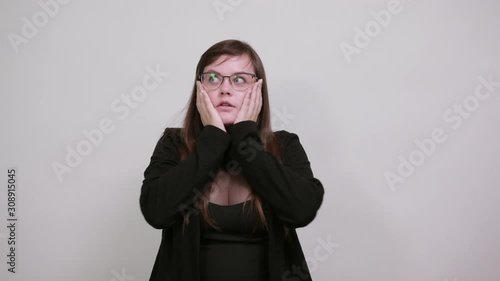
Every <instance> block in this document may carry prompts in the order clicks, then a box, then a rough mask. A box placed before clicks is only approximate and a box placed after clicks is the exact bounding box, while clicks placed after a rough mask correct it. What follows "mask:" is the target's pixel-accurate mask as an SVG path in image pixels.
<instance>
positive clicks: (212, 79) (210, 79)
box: [207, 73, 220, 84]
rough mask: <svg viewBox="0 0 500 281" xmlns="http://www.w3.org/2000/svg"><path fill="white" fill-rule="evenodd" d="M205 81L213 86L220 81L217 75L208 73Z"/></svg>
mask: <svg viewBox="0 0 500 281" xmlns="http://www.w3.org/2000/svg"><path fill="white" fill-rule="evenodd" d="M207 79H208V82H210V83H214V84H216V83H219V80H220V78H219V75H217V74H216V73H209V74H208V75H207Z"/></svg>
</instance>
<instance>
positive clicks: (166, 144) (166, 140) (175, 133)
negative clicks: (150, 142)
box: [157, 127, 182, 152]
mask: <svg viewBox="0 0 500 281" xmlns="http://www.w3.org/2000/svg"><path fill="white" fill-rule="evenodd" d="M181 145H182V138H181V128H177V127H167V128H165V130H163V133H162V135H161V137H160V139H159V140H158V144H157V149H161V150H162V151H163V152H166V151H170V152H177V151H178V150H179V148H180V147H181Z"/></svg>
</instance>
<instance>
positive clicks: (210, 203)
mask: <svg viewBox="0 0 500 281" xmlns="http://www.w3.org/2000/svg"><path fill="white" fill-rule="evenodd" d="M250 201H252V199H249V200H246V201H243V202H240V203H236V204H232V205H219V204H216V203H213V202H208V205H212V206H215V207H236V206H239V205H243V204H245V203H246V202H250Z"/></svg>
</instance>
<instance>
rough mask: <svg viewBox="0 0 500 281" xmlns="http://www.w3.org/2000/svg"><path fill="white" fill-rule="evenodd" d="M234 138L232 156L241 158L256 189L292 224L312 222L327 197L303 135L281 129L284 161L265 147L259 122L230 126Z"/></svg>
mask: <svg viewBox="0 0 500 281" xmlns="http://www.w3.org/2000/svg"><path fill="white" fill-rule="evenodd" d="M227 132H228V133H229V134H230V135H231V138H232V141H231V145H230V148H229V150H228V154H229V157H230V158H231V159H233V160H235V161H237V162H238V164H239V165H240V167H241V168H242V173H243V175H244V176H245V178H246V180H247V181H248V183H249V184H250V186H251V187H252V188H253V190H254V191H255V192H256V193H257V194H258V195H259V196H260V197H261V198H262V199H263V200H264V201H265V202H266V203H267V204H268V205H269V206H270V207H271V208H272V209H273V211H274V213H275V216H276V217H277V218H278V219H280V220H281V221H282V222H283V223H285V224H287V225H288V226H291V227H295V228H297V227H303V226H306V225H307V224H309V223H310V222H311V221H312V220H313V219H314V218H315V216H316V213H317V211H318V209H319V207H320V206H321V203H322V201H323V194H324V189H323V185H322V183H321V182H320V181H319V180H318V179H316V178H315V177H314V175H313V172H312V170H311V167H310V162H309V160H308V158H307V155H306V152H305V151H304V148H303V147H302V145H301V144H300V141H299V137H298V136H297V135H296V134H294V133H289V132H287V131H281V146H282V147H281V151H282V157H283V158H282V163H283V164H281V163H280V162H279V161H278V160H277V159H276V158H275V157H274V156H273V155H272V154H270V153H269V152H267V151H265V150H264V149H263V148H264V144H263V143H262V140H261V138H260V135H259V131H258V128H257V123H255V122H254V121H251V120H246V121H241V122H238V123H236V124H234V125H232V126H231V127H229V128H228V130H227Z"/></svg>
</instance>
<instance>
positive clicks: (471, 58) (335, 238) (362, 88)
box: [0, 0, 500, 281]
mask: <svg viewBox="0 0 500 281" xmlns="http://www.w3.org/2000/svg"><path fill="white" fill-rule="evenodd" d="M47 2H49V3H52V6H50V8H48V9H49V11H52V12H51V13H52V15H47V13H48V12H44V11H45V10H44V8H43V7H42V6H43V4H40V3H47ZM66 2H67V3H66ZM66 2H64V3H63V1H61V3H59V2H55V1H48V0H42V1H41V2H38V1H2V2H1V4H0V5H1V9H0V13H1V16H0V22H1V27H0V29H1V30H0V34H2V40H0V48H1V68H0V71H1V73H0V74H1V75H0V79H1V80H0V81H1V85H0V92H1V95H2V96H1V97H2V102H1V103H0V106H1V112H2V118H0V122H1V131H2V138H1V150H0V151H1V158H0V159H1V160H0V161H1V167H2V169H3V171H4V172H3V173H4V175H3V176H2V178H4V179H6V170H7V168H9V167H16V168H17V169H18V190H17V203H18V205H17V207H18V209H17V217H18V219H19V221H18V228H17V243H18V246H17V273H16V274H15V275H13V274H10V273H8V272H7V265H6V263H5V262H2V263H1V264H2V266H0V268H1V271H0V276H1V277H0V278H1V279H2V280H51V281H58V280H61V281H62V280H92V281H98V280H103V281H118V280H147V279H148V278H149V274H150V271H151V268H152V266H153V261H154V258H155V255H156V252H157V250H158V246H159V242H160V234H161V232H160V231H159V230H155V229H153V228H152V227H150V226H149V225H147V224H146V222H145V221H144V219H143V217H142V215H141V213H140V210H139V205H138V198H139V192H140V186H141V182H142V179H143V174H142V173H143V171H144V169H145V168H146V166H147V165H148V163H149V157H150V156H151V153H152V151H153V148H154V145H155V143H156V141H157V140H158V138H159V136H160V134H161V132H162V131H163V129H164V128H165V127H166V126H178V125H179V124H180V123H179V122H180V120H182V117H183V108H184V106H185V104H186V102H187V99H188V97H189V94H190V90H191V87H192V80H193V75H194V71H195V66H196V63H197V61H198V59H199V57H200V55H201V54H202V53H203V52H204V51H205V50H206V49H207V48H208V47H209V46H211V45H212V44H214V43H216V42H218V41H220V40H223V39H228V38H236V39H241V40H245V41H247V42H249V43H250V44H251V45H252V46H253V47H254V48H255V49H256V50H257V52H258V53H259V54H260V56H261V58H262V59H263V61H264V64H265V67H266V71H267V73H268V85H269V88H270V99H271V105H272V114H273V116H274V119H273V120H274V121H273V127H274V129H275V130H278V129H284V130H288V131H291V132H295V133H297V134H298V135H299V137H300V140H301V142H302V144H303V146H304V148H305V149H306V152H307V154H308V156H309V159H310V161H311V165H312V168H313V171H314V174H315V176H316V177H317V178H319V179H320V180H321V181H322V183H323V184H324V187H325V191H326V192H325V198H324V203H323V205H322V207H321V209H320V211H319V213H318V216H317V217H316V219H315V220H314V221H313V222H312V223H311V224H310V225H308V226H307V227H305V228H303V229H299V230H298V233H299V236H300V239H301V243H302V246H303V250H304V253H305V255H306V256H307V260H308V263H309V265H310V267H311V269H312V274H313V277H314V280H341V281H359V280H374V281H386V280H393V281H396V280H398V281H399V280H405V281H422V280H426V281H444V280H449V281H466V280H470V281H473V280H474V281H475V280H499V279H500V267H499V266H498V262H499V259H500V243H499V241H498V237H500V226H499V215H498V214H499V212H500V207H499V206H498V204H497V201H498V198H499V195H500V192H499V190H498V187H499V180H500V178H499V177H500V173H499V167H500V160H499V159H500V148H499V146H498V143H500V133H499V131H498V127H499V126H498V123H499V121H500V111H499V105H500V97H499V95H500V86H499V85H496V86H495V87H491V91H490V93H491V94H490V95H489V96H488V97H487V98H483V99H482V100H479V99H477V98H475V97H474V93H475V89H476V87H482V86H479V85H481V83H480V80H479V77H483V78H485V79H488V77H489V76H491V77H492V78H491V79H492V80H494V81H500V56H499V52H498V50H500V39H499V35H498V34H499V33H498V27H499V26H500V17H499V12H500V3H499V2H498V1H486V0H483V1H430V0H418V1H417V0H414V1H409V0H402V1H401V2H400V4H399V6H398V8H397V11H399V12H397V13H392V14H391V19H390V22H388V23H384V25H385V26H382V25H381V24H377V23H376V22H375V17H374V15H373V14H372V13H371V11H374V12H377V13H379V14H380V12H379V11H381V10H387V9H388V8H387V7H388V5H389V6H391V5H396V4H394V3H392V2H391V1H386V0H384V1H381V0H377V1H367V0H364V1H347V0H345V1H296V0H294V1H248V0H247V1H245V0H232V1H228V0H221V1H200V0H198V1H66ZM54 3H56V5H55V4H54ZM391 3H392V4H391ZM223 5H226V6H225V7H226V10H225V11H223V12H221V10H217V8H216V7H219V8H223ZM396 6H397V5H396ZM56 7H57V9H56ZM391 7H393V6H391ZM394 7H395V6H394ZM392 9H393V11H395V10H394V8H392ZM43 13H45V17H44V14H43ZM23 18H25V19H26V20H23ZM27 21H28V22H31V24H35V23H37V24H38V27H37V26H36V25H34V26H35V28H36V31H33V29H32V30H31V33H30V32H28V31H27V30H28V29H29V28H27V27H26V25H29V24H28V23H26V22H27ZM377 26H378V27H379V30H377ZM357 28H359V30H365V28H368V32H371V35H372V37H368V38H369V41H367V40H365V42H362V41H363V40H361V37H360V36H361V35H359V33H357V32H356V30H357ZM370 28H371V29H370ZM23 29H24V31H25V34H23ZM364 32H366V31H364ZM14 34H15V35H14ZM356 34H358V35H356ZM16 36H17V37H16ZM356 36H357V37H360V38H357V39H358V41H359V42H357V43H358V47H361V48H359V49H358V51H357V53H353V54H351V55H350V56H346V55H345V54H344V52H343V51H342V49H341V45H343V44H349V45H351V46H354V47H355V46H356V42H355V39H356ZM28 37H30V38H28ZM12 38H16V40H17V41H16V40H15V41H12ZM19 38H24V40H22V39H19ZM365 39H366V38H365ZM19 40H21V41H22V43H19V42H21V41H19ZM12 42H17V43H12ZM362 43H363V44H362ZM147 67H151V68H153V69H154V68H156V67H159V69H160V70H161V71H163V72H168V73H169V75H168V76H167V77H166V78H164V79H162V81H161V83H158V86H157V87H156V88H155V89H153V90H151V91H148V92H147V95H145V96H144V97H143V100H141V101H140V102H137V103H136V104H135V105H134V106H135V108H131V107H128V109H129V110H130V113H129V114H128V115H126V116H125V113H123V111H122V112H121V113H119V112H117V110H116V108H115V109H113V108H112V105H113V103H118V104H115V106H117V105H119V106H125V104H124V103H122V102H121V101H120V96H121V95H125V96H130V95H131V92H132V90H133V89H135V87H136V86H140V85H142V81H143V79H144V77H146V76H147V75H148V72H147V70H146V68H147ZM497 83H498V82H497ZM481 91H482V92H481V93H483V94H486V93H488V91H486V88H484V87H483V88H482V90H481ZM117 99H118V101H115V100H117ZM464 102H465V103H467V105H466V108H468V109H470V110H466V112H465V113H466V114H464V115H463V116H465V115H467V118H465V117H458V116H460V115H459V114H458V113H456V112H454V111H453V110H454V105H459V104H462V103H464ZM122 110H125V109H122ZM447 114H448V115H447ZM445 116H448V119H447V118H446V117H445ZM106 118H107V119H109V120H110V122H112V125H113V126H114V127H113V128H114V130H113V131H112V132H109V133H104V134H103V138H102V141H101V142H100V143H98V144H97V145H93V146H92V147H91V148H92V150H91V151H90V152H89V153H88V155H86V156H84V157H82V160H81V163H79V164H77V165H74V166H75V167H73V168H72V172H68V173H64V174H63V175H62V178H61V180H58V177H57V176H56V173H55V172H54V169H53V164H54V163H55V162H57V163H60V164H66V160H65V158H66V156H67V154H68V152H67V147H70V148H71V149H76V147H77V145H78V144H79V143H82V142H84V141H85V140H86V137H85V135H84V134H83V130H87V131H91V130H96V129H98V128H99V122H101V120H103V119H106ZM449 118H454V119H451V120H454V121H453V122H452V121H451V120H450V119H449ZM458 120H461V121H462V123H460V124H458V123H457V122H458ZM434 130H441V132H442V133H443V134H444V135H445V136H446V139H445V141H441V143H435V148H434V149H432V150H431V151H430V152H429V153H428V155H425V154H423V152H419V151H420V150H419V147H418V146H417V144H416V142H418V141H423V140H424V139H429V138H431V137H432V132H433V131H434ZM419 155H420V156H424V157H423V158H422V157H420V158H418V156H419ZM410 156H412V157H414V158H413V161H417V162H418V161H420V163H418V165H414V171H413V173H411V174H410V175H406V176H405V177H402V178H401V179H404V182H398V183H396V184H395V185H393V186H392V187H391V185H390V184H389V183H388V181H387V180H386V177H385V174H386V173H388V172H391V173H394V174H396V175H398V173H399V172H398V166H400V165H401V163H402V162H403V160H401V159H406V160H408V159H409V158H410ZM2 186H3V188H2V191H1V192H0V206H1V209H0V210H1V211H0V212H1V213H0V214H1V215H0V217H1V218H2V222H1V224H0V225H7V221H6V218H7V191H6V182H5V181H4V183H3V184H2ZM7 235H8V233H7V228H6V227H5V226H2V227H0V253H1V256H2V257H1V258H0V260H1V261H6V259H7V258H6V255H7V250H8V245H7V240H6V238H7ZM325 241H329V242H330V247H329V248H328V247H326V248H325V247H324V244H325Z"/></svg>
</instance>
